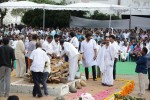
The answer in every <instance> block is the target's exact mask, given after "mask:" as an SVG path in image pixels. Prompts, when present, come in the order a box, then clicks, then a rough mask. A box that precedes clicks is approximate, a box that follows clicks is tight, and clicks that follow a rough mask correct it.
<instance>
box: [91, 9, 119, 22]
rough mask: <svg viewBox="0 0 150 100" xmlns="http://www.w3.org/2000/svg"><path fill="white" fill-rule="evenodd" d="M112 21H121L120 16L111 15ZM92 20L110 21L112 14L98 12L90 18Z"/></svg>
mask: <svg viewBox="0 0 150 100" xmlns="http://www.w3.org/2000/svg"><path fill="white" fill-rule="evenodd" d="M111 17H112V18H111V19H112V20H118V19H120V18H119V16H116V15H115V14H112V15H111ZM90 19H96V20H109V19H110V14H104V13H99V12H98V11H97V10H96V11H94V14H93V15H91V16H90Z"/></svg>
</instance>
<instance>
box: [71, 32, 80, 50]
mask: <svg viewBox="0 0 150 100" xmlns="http://www.w3.org/2000/svg"><path fill="white" fill-rule="evenodd" d="M70 37H71V40H70V43H71V44H73V46H74V47H75V48H76V49H77V50H78V48H79V41H78V39H77V37H76V34H75V33H74V32H70Z"/></svg>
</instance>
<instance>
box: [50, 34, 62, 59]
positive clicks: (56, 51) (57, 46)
mask: <svg viewBox="0 0 150 100" xmlns="http://www.w3.org/2000/svg"><path fill="white" fill-rule="evenodd" d="M51 44H52V48H53V52H54V54H55V55H56V56H57V57H58V56H60V52H61V46H60V42H59V35H58V34H55V35H54V39H53V41H52V42H51Z"/></svg>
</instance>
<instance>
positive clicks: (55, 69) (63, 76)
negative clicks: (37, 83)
mask: <svg viewBox="0 0 150 100" xmlns="http://www.w3.org/2000/svg"><path fill="white" fill-rule="evenodd" d="M50 66H51V73H50V75H49V77H48V81H47V82H48V83H65V82H67V77H68V75H69V73H68V72H69V63H68V62H65V61H63V60H60V59H51V65H50ZM24 79H25V80H26V81H29V82H33V81H32V75H31V73H27V74H25V76H24Z"/></svg>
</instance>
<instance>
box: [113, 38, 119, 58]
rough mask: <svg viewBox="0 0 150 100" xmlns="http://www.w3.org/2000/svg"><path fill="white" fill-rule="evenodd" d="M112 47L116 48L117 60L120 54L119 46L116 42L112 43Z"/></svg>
mask: <svg viewBox="0 0 150 100" xmlns="http://www.w3.org/2000/svg"><path fill="white" fill-rule="evenodd" d="M111 45H112V46H114V50H115V58H118V56H119V55H118V53H119V45H118V43H117V42H116V41H114V42H113V43H111Z"/></svg>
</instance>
